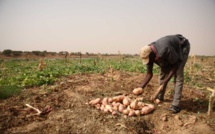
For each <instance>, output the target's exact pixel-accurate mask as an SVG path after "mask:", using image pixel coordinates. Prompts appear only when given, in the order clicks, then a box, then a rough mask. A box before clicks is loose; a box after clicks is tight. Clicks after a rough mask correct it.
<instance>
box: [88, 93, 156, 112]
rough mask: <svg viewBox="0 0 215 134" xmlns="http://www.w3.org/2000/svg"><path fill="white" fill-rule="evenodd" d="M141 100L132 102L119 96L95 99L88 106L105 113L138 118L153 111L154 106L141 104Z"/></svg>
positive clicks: (123, 96)
mask: <svg viewBox="0 0 215 134" xmlns="http://www.w3.org/2000/svg"><path fill="white" fill-rule="evenodd" d="M142 100H143V99H142V98H137V99H134V100H132V99H131V98H129V97H128V96H125V95H119V96H115V97H110V98H108V97H105V98H103V99H101V98H97V99H94V100H91V101H90V102H89V103H88V104H89V105H91V106H94V107H96V108H97V109H98V110H101V111H103V112H105V113H112V114H113V115H116V114H117V113H122V114H124V115H128V116H140V115H145V114H149V113H150V112H152V111H153V110H154V105H152V104H146V103H144V102H142Z"/></svg>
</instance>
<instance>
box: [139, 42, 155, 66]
mask: <svg viewBox="0 0 215 134" xmlns="http://www.w3.org/2000/svg"><path fill="white" fill-rule="evenodd" d="M151 51H152V50H151V48H150V46H148V45H146V46H144V47H143V48H141V50H140V58H141V59H142V62H143V64H144V65H146V64H148V62H149V54H150V53H151Z"/></svg>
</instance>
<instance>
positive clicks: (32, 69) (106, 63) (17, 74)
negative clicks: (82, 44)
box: [0, 58, 159, 98]
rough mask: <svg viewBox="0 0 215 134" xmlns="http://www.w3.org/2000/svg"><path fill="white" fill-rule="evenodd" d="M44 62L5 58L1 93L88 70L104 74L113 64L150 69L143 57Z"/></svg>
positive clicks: (0, 76) (120, 67) (127, 68)
mask: <svg viewBox="0 0 215 134" xmlns="http://www.w3.org/2000/svg"><path fill="white" fill-rule="evenodd" d="M44 62H45V64H46V67H45V68H44V69H43V70H39V69H38V64H39V63H40V61H39V60H29V61H26V60H6V61H4V62H2V63H1V70H0V94H1V92H5V90H6V89H9V90H14V92H16V91H15V89H23V88H27V87H33V86H41V85H48V84H53V83H54V82H55V81H56V80H57V79H58V78H59V77H61V76H67V75H72V74H85V73H100V74H104V73H105V72H107V71H108V70H109V68H110V67H111V68H113V69H114V70H122V71H129V72H140V73H146V68H145V66H144V65H142V62H141V60H139V59H136V58H126V59H114V58H111V59H93V58H91V59H90V58H88V59H87V58H86V59H82V60H81V62H80V61H79V59H69V60H68V61H67V62H65V60H64V59H54V60H53V59H46V60H44ZM158 70H159V69H158V67H157V66H155V71H154V72H155V73H158ZM15 87H16V88H15ZM3 90H4V91H3ZM10 93H11V91H10ZM0 97H1V96H0ZM3 98H4V97H3Z"/></svg>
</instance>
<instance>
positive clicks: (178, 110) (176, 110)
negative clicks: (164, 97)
mask: <svg viewBox="0 0 215 134" xmlns="http://www.w3.org/2000/svg"><path fill="white" fill-rule="evenodd" d="M168 110H170V111H172V112H173V113H175V114H176V113H179V112H180V111H181V108H180V107H177V106H174V105H172V106H171V107H170V108H169V109H168Z"/></svg>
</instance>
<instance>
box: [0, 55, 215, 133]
mask: <svg viewBox="0 0 215 134" xmlns="http://www.w3.org/2000/svg"><path fill="white" fill-rule="evenodd" d="M214 61H215V59H214V58H211V59H209V60H204V61H203V62H204V63H205V64H204V65H205V66H208V65H210V66H211V65H214ZM213 67H214V66H213ZM212 69H213V73H214V68H212ZM201 73H202V72H201ZM205 73H207V70H206V71H205ZM144 75H145V74H141V73H130V72H123V71H114V72H113V73H111V72H107V73H105V74H103V75H102V74H77V75H72V76H68V77H61V78H60V80H58V81H57V82H56V83H55V84H54V85H49V86H41V87H34V88H29V89H26V90H24V91H23V92H22V93H21V94H20V95H19V96H13V97H11V98H8V99H5V100H0V133H2V134H13V133H16V134H20V133H31V134H37V133H41V134H50V133H53V134H55V133H56V134H58V133H59V134H62V133H63V134H64V133H65V134H67V133H68V134H78V133H80V134H85V133H86V134H113V133H114V134H173V133H174V134H181V133H183V134H202V133H204V134H214V133H215V112H214V111H215V108H213V113H212V116H211V117H209V116H208V115H207V110H208V98H209V95H210V92H208V91H207V90H205V89H198V88H197V87H195V86H192V85H188V84H185V85H184V89H183V97H182V101H181V108H182V111H181V112H180V113H178V114H173V113H171V112H169V111H168V110H166V109H167V108H168V107H169V106H170V105H171V101H172V95H173V87H174V86H173V83H172V82H170V83H169V85H168V87H167V91H166V94H165V101H164V102H163V103H161V104H159V105H155V110H154V111H153V112H152V113H150V114H148V115H144V116H139V117H135V116H133V117H127V116H124V115H122V114H120V113H118V114H117V115H112V114H110V113H104V112H102V111H100V110H97V109H96V108H94V107H92V106H89V105H87V104H85V103H86V102H89V101H90V100H92V99H95V98H98V97H100V98H104V97H113V96H116V95H119V94H126V95H128V96H129V97H131V98H136V97H143V98H144V102H147V103H151V102H150V101H149V100H150V96H151V95H152V94H153V93H154V91H155V90H156V89H157V87H158V82H157V80H158V76H157V75H154V76H153V78H152V80H151V82H150V83H149V85H148V86H147V87H146V88H145V89H144V93H143V94H142V95H140V96H135V95H133V94H131V92H132V90H133V89H134V88H136V87H137V86H138V85H140V83H141V82H142V80H143V78H144ZM195 76H199V77H200V78H198V79H197V78H196V82H199V83H202V84H203V86H205V87H207V86H212V87H213V86H214V82H215V81H214V80H213V79H212V80H208V79H207V78H206V77H202V76H201V75H200V74H199V75H198V74H197V75H195ZM25 104H30V105H32V106H34V107H36V108H38V109H40V110H47V109H48V108H49V109H51V110H50V111H51V112H47V113H45V114H43V115H41V116H38V115H32V114H34V113H36V112H35V111H33V110H32V109H29V108H28V107H26V106H25Z"/></svg>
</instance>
